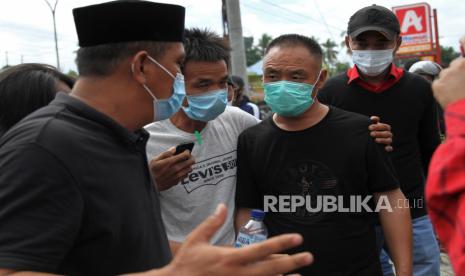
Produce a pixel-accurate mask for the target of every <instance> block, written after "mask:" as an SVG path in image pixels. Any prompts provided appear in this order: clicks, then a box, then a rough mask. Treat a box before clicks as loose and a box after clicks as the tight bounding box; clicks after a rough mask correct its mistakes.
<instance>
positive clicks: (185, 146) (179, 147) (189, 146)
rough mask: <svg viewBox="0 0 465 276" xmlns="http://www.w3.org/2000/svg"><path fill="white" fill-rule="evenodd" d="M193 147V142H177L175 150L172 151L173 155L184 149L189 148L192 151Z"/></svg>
mask: <svg viewBox="0 0 465 276" xmlns="http://www.w3.org/2000/svg"><path fill="white" fill-rule="evenodd" d="M193 148H194V142H187V143H182V144H179V145H177V146H176V152H175V153H174V155H178V154H180V153H183V152H184V151H185V150H189V152H192V149H193Z"/></svg>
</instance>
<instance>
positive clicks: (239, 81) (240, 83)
mask: <svg viewBox="0 0 465 276" xmlns="http://www.w3.org/2000/svg"><path fill="white" fill-rule="evenodd" d="M231 80H232V82H233V83H234V84H235V85H237V88H238V89H243V88H244V86H245V83H244V80H243V79H242V78H241V77H239V76H231Z"/></svg>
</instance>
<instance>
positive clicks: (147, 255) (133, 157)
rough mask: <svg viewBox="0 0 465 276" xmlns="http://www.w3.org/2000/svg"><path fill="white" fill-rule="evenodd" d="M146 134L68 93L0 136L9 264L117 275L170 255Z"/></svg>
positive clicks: (1, 218) (0, 229)
mask: <svg viewBox="0 0 465 276" xmlns="http://www.w3.org/2000/svg"><path fill="white" fill-rule="evenodd" d="M147 139H148V133H147V132H145V131H143V130H141V131H139V132H137V133H132V132H129V131H128V130H126V129H125V128H123V127H122V126H120V125H119V124H117V123H116V122H115V121H113V120H112V119H110V118H109V117H107V116H105V115H104V114H102V113H100V112H98V111H96V110H94V109H93V108H91V107H89V106H87V105H86V104H84V103H82V102H81V101H79V100H77V99H75V98H73V97H70V96H67V95H65V94H58V95H57V98H56V99H55V100H54V101H53V102H52V103H51V104H50V105H49V106H47V107H45V108H43V109H41V110H38V111H37V112H35V113H33V114H32V115H30V116H28V117H27V118H26V119H25V120H23V121H22V122H20V123H19V124H18V125H16V126H15V127H13V128H12V129H11V130H10V131H9V132H8V133H7V134H6V135H5V136H3V137H2V139H1V140H0V267H1V268H10V269H13V270H31V271H41V272H49V273H60V274H66V275H115V274H121V273H128V272H138V271H145V270H149V269H153V268H157V267H162V266H164V265H166V264H167V263H168V262H169V261H170V259H171V253H170V249H169V246H168V241H167V238H166V233H165V230H164V227H163V223H162V220H161V214H160V208H159V200H158V195H157V193H156V191H155V187H154V185H153V183H152V181H151V176H150V172H149V170H148V167H147V160H146V153H145V145H146V142H147Z"/></svg>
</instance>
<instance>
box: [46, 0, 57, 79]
mask: <svg viewBox="0 0 465 276" xmlns="http://www.w3.org/2000/svg"><path fill="white" fill-rule="evenodd" d="M44 1H45V3H47V5H48V7H49V8H50V11H51V12H52V18H53V33H54V34H55V53H56V56H57V68H58V70H60V55H59V54H58V39H57V24H56V18H55V11H56V9H57V5H58V0H55V5H54V6H53V7H52V5H51V4H50V3H49V2H48V0H44Z"/></svg>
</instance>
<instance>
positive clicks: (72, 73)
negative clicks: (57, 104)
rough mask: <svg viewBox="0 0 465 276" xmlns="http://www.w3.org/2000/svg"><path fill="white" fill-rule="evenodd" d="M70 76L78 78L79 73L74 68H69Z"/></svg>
mask: <svg viewBox="0 0 465 276" xmlns="http://www.w3.org/2000/svg"><path fill="white" fill-rule="evenodd" d="M67 75H68V76H70V77H72V78H75V79H77V78H78V77H79V75H78V73H77V72H76V71H74V70H69V71H68V73H67Z"/></svg>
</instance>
